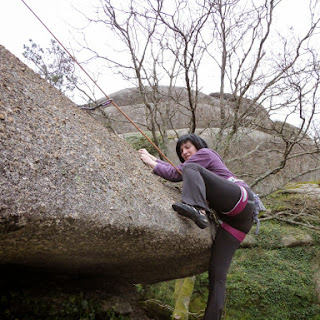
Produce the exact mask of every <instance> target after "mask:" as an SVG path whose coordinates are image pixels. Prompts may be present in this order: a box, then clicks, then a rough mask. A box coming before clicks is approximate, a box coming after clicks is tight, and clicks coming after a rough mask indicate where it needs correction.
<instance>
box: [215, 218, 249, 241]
mask: <svg viewBox="0 0 320 320" xmlns="http://www.w3.org/2000/svg"><path fill="white" fill-rule="evenodd" d="M220 226H221V228H223V229H224V230H226V231H228V232H229V233H230V234H231V235H233V236H234V237H235V238H236V239H238V240H239V241H240V242H242V241H243V240H244V238H245V237H246V234H245V233H244V232H242V231H240V230H237V229H235V228H233V227H231V226H230V225H228V224H227V223H225V222H223V223H222V224H221V225H220Z"/></svg>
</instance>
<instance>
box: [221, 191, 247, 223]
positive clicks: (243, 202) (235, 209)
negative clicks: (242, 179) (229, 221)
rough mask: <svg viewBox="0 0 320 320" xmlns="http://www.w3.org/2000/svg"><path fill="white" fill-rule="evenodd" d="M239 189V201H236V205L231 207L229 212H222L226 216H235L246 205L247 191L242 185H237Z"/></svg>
mask: <svg viewBox="0 0 320 320" xmlns="http://www.w3.org/2000/svg"><path fill="white" fill-rule="evenodd" d="M239 187H240V190H241V196H240V199H239V201H238V202H237V203H236V205H235V206H234V207H233V209H232V210H231V211H229V212H224V214H226V215H227V216H230V217H232V216H235V215H237V214H239V213H240V212H241V211H242V210H243V209H244V208H245V206H246V205H247V202H248V191H247V190H246V189H245V188H244V187H243V186H239Z"/></svg>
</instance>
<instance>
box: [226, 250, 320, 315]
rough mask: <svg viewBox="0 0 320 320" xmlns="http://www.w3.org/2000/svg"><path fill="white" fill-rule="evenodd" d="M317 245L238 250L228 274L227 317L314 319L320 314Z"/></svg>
mask: <svg viewBox="0 0 320 320" xmlns="http://www.w3.org/2000/svg"><path fill="white" fill-rule="evenodd" d="M315 251H316V248H314V247H298V248H290V249H289V248H282V249H279V250H261V249H260V248H258V249H250V250H248V249H243V250H238V252H237V253H236V256H235V258H234V261H233V263H232V266H231V270H230V272H229V275H228V280H227V281H228V287H227V301H226V317H225V319H234V320H238V319H239V320H240V319H257V320H259V319H261V320H262V319H264V320H268V319H270V320H277V319H279V320H280V319H312V318H313V317H315V316H316V315H318V314H320V305H319V303H318V302H317V299H316V295H315V291H314V283H313V281H312V276H313V272H312V267H311V265H312V259H313V255H314V254H315Z"/></svg>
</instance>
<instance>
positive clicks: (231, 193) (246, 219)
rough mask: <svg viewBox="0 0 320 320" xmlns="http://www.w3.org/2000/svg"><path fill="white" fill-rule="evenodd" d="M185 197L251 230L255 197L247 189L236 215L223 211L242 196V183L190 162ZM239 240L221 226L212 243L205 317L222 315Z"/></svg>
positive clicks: (211, 319)
mask: <svg viewBox="0 0 320 320" xmlns="http://www.w3.org/2000/svg"><path fill="white" fill-rule="evenodd" d="M182 178H183V188H182V201H183V202H184V203H187V204H189V205H192V206H196V207H200V208H203V209H205V210H207V211H209V209H210V208H212V209H214V210H215V211H216V213H217V215H218V217H219V219H220V220H222V221H223V222H225V223H227V224H228V225H230V226H231V227H233V228H235V229H237V230H240V231H241V232H243V233H245V234H246V233H248V232H249V231H250V229H251V226H252V223H253V209H254V204H253V203H254V201H253V200H254V197H253V193H252V191H251V190H250V189H247V192H248V198H249V202H248V203H247V205H246V206H245V208H244V209H243V210H242V211H241V212H240V213H239V214H237V215H235V216H232V217H229V216H227V215H226V214H223V212H229V211H231V210H232V209H233V208H234V206H235V205H236V204H237V203H238V201H239V199H240V197H241V189H240V187H239V185H237V184H236V183H234V182H231V181H228V180H226V179H224V178H222V177H220V176H218V175H216V174H214V173H212V172H211V171H209V170H207V169H205V168H204V167H202V166H200V165H198V164H194V163H188V164H185V165H184V167H183V169H182ZM240 243H241V242H240V241H239V240H238V239H236V238H235V237H234V236H233V235H232V234H231V233H229V232H228V231H226V230H225V229H223V228H222V227H218V230H217V233H216V236H215V240H214V243H213V245H212V247H211V256H210V265H209V297H208V303H207V308H206V312H205V316H204V320H219V319H221V316H222V312H223V307H224V302H225V292H226V278H227V273H228V270H229V266H230V263H231V260H232V257H233V255H234V253H235V251H236V250H237V249H238V247H239V246H240Z"/></svg>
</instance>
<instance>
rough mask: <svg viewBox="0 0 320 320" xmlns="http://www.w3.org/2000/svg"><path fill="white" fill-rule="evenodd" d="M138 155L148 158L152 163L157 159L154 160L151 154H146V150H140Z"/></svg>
mask: <svg viewBox="0 0 320 320" xmlns="http://www.w3.org/2000/svg"><path fill="white" fill-rule="evenodd" d="M139 153H140V157H141V155H144V156H147V157H149V158H150V159H152V160H153V161H156V160H157V158H156V157H155V156H153V155H152V154H150V153H149V152H148V150H146V149H140V150H139Z"/></svg>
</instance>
